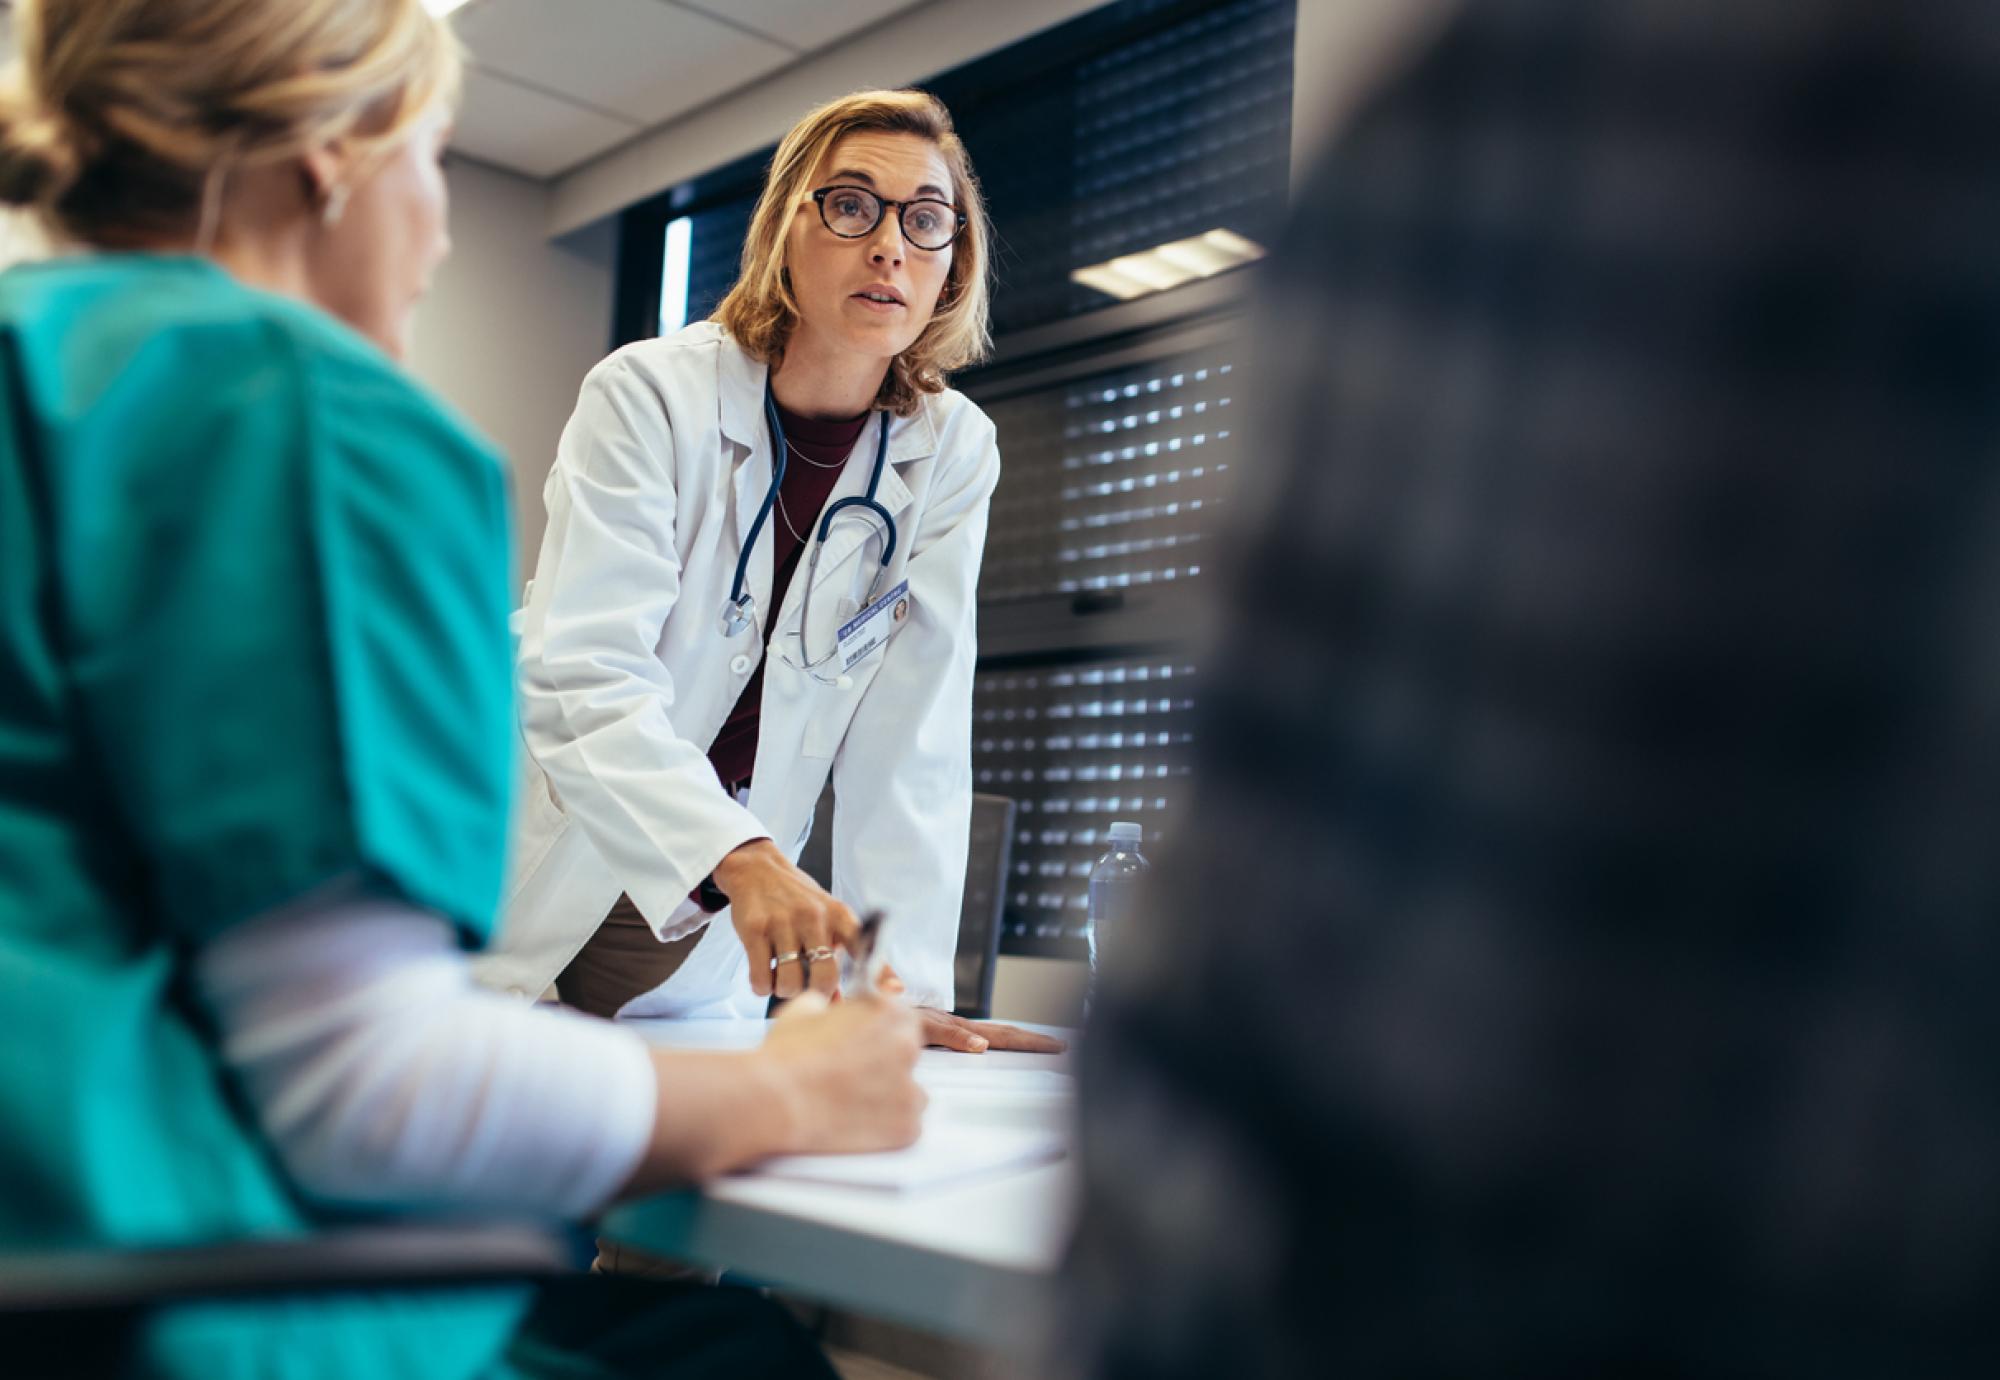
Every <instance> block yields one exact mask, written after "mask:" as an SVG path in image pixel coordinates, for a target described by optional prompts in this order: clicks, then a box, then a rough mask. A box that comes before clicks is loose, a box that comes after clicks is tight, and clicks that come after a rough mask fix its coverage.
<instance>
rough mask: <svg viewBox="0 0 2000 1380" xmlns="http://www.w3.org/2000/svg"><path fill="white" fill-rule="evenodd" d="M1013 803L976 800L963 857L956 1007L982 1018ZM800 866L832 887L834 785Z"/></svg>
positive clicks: (819, 808) (988, 1008) (995, 951)
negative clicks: (969, 838) (969, 837)
mask: <svg viewBox="0 0 2000 1380" xmlns="http://www.w3.org/2000/svg"><path fill="white" fill-rule="evenodd" d="M1017 808H1018V806H1017V805H1016V804H1015V802H1014V801H1013V800H1011V799H1009V798H1008V797H1006V796H1004V795H975V796H973V797H972V834H971V840H970V845H971V846H970V847H969V848H968V849H967V851H966V857H965V893H964V895H963V897H962V898H961V899H960V902H959V911H958V950H957V954H956V956H955V958H954V959H953V962H952V989H953V990H952V1002H953V1009H954V1010H956V1011H957V1012H958V1014H959V1015H961V1016H970V1017H972V1018H973V1019H975V1020H984V1019H985V1018H986V1017H987V1016H988V1015H990V1014H991V1013H992V1009H993V972H994V969H995V968H996V967H997V966H998V964H999V960H1000V917H1001V915H1002V913H1003V912H1004V911H1005V910H1006V904H1007V869H1008V867H1009V866H1010V865H1011V864H1012V860H1013V856H1014V812H1015V810H1016V809H1017ZM799 867H800V869H801V870H802V871H804V872H805V874H806V875H807V876H808V877H811V878H812V879H813V880H814V881H816V882H818V883H819V884H820V885H821V886H823V887H827V888H829V889H831V887H832V886H833V785H832V783H831V782H829V783H828V784H827V787H826V789H825V790H823V791H821V792H820V794H819V803H818V804H817V805H815V806H814V807H813V827H812V833H811V834H810V835H808V836H807V838H806V844H805V847H804V848H803V849H801V850H800V852H799Z"/></svg>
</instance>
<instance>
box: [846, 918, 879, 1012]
mask: <svg viewBox="0 0 2000 1380" xmlns="http://www.w3.org/2000/svg"><path fill="white" fill-rule="evenodd" d="M887 920H888V916H887V915H885V914H884V913H883V912H882V911H880V910H871V911H869V912H868V913H867V914H866V915H864V916H862V917H861V932H860V933H859V934H857V935H856V936H855V939H854V943H853V944H852V945H851V946H849V947H848V948H847V949H844V950H843V951H842V952H841V955H840V995H841V996H843V997H865V996H870V995H872V994H873V993H874V992H875V990H876V988H877V987H878V986H879V985H880V983H881V981H882V926H883V925H884V924H885V923H886V922H887Z"/></svg>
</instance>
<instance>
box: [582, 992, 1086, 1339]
mask: <svg viewBox="0 0 2000 1380" xmlns="http://www.w3.org/2000/svg"><path fill="white" fill-rule="evenodd" d="M629 1024H630V1025H632V1026H634V1027H635V1028H637V1029H638V1030H639V1031H640V1033H642V1034H643V1035H644V1036H645V1037H646V1038H647V1039H648V1040H649V1041H652V1042H653V1043H656V1044H661V1045H667V1046H671V1047H673V1048H677V1049H749V1048H754V1047H755V1046H756V1045H757V1044H758V1043H759V1042H760V1041H761V1040H762V1039H763V1035H764V1031H765V1029H766V1028H767V1023H766V1022H764V1021H652V1020H647V1021H632V1022H629ZM1036 1028H1039V1029H1048V1028H1047V1027H1036ZM1050 1033H1053V1034H1058V1035H1063V1036H1065V1037H1068V1036H1069V1034H1070V1032H1066V1031H1057V1030H1050ZM1069 1070H1070V1057H1069V1055H1068V1054H1058V1055H1048V1054H1017V1053H1013V1052H1010V1051H998V1052H990V1053H986V1054H957V1053H952V1052H950V1051H947V1050H925V1051H924V1052H923V1054H922V1055H921V1056H920V1057H919V1060H918V1065H917V1078H918V1081H919V1082H921V1083H922V1084H923V1085H924V1087H925V1090H926V1091H927V1092H929V1093H930V1094H931V1104H930V1106H929V1108H928V1109H926V1112H925V1118H926V1122H927V1124H930V1123H932V1121H933V1119H939V1118H943V1119H949V1120H950V1121H951V1122H953V1123H955V1124H958V1125H995V1126H1035V1127H1042V1126H1046V1127H1051V1128H1063V1129H1065V1130H1066V1128H1067V1127H1068V1125H1069V1123H1070V1120H1071V1116H1072V1111H1073V1107H1074V1100H1075V1099H1074V1093H1073V1089H1072V1085H1071V1081H1070V1079H1069V1077H1068V1073H1069ZM1075 1207H1076V1178H1075V1167H1074V1160H1073V1158H1070V1157H1065V1158H1064V1159H1062V1160H1060V1161H1058V1162H1056V1163H1053V1164H1044V1165H1040V1166H1037V1167H1035V1168H1031V1169H1025V1170H1018V1171H1014V1172H1011V1173H1005V1174H1002V1175H1000V1176H997V1177H992V1178H987V1179H982V1180H975V1181H970V1182H966V1183H963V1184H958V1185H950V1186H945V1187H940V1188H937V1189H933V1190H925V1191H918V1192H910V1193H893V1192H885V1191H882V1190H879V1189H868V1188H851V1187H841V1186H836V1185H831V1184H813V1183H803V1182H794V1181H784V1180H778V1179H758V1178H742V1177H738V1178H730V1179H724V1180H721V1181H719V1182H717V1183H714V1184H710V1185H709V1186H707V1187H706V1188H704V1189H702V1190H700V1191H699V1192H683V1193H673V1194H663V1195H660V1196H658V1197H654V1198H649V1199H646V1200H644V1201H642V1202H638V1203H632V1204H628V1205H626V1206H624V1207H620V1208H617V1209H614V1210H613V1211H612V1212H610V1213H609V1214H607V1215H606V1217H605V1220H604V1224H603V1228H602V1230H603V1233H604V1234H605V1235H607V1236H612V1237H616V1238H617V1239H618V1240H620V1241H625V1242H628V1243H630V1244H631V1245H633V1246H637V1247H639V1248H641V1249H644V1250H650V1251H653V1252H655V1253H657V1254H661V1255H667V1256H671V1257H674V1258H676V1259H680V1260H686V1261H689V1262H692V1263H696V1264H702V1265H709V1266H720V1267H724V1268H728V1269H731V1270H734V1271H737V1272H739V1273H741V1274H744V1275H747V1276H750V1277H752V1278H755V1279H757V1280H760V1281H762V1282H764V1283H767V1284H771V1285H775V1286H779V1287H782V1288H785V1289H788V1290H791V1291H794V1292H797V1293H800V1294H803V1295H806V1296H808V1297H812V1298H816V1299H819V1300H821V1301H823V1302H826V1303H830V1304H833V1305H836V1306H839V1307H844V1308H848V1309H851V1310H854V1311H857V1312H862V1313H867V1314H870V1315H872V1316H877V1317H886V1318H891V1319H895V1320H897V1321H900V1322H905V1323H908V1324H910V1325H913V1326H917V1327H921V1328H925V1329H927V1330H929V1331H932V1332H937V1333H943V1334H946V1335H951V1336H958V1337H963V1338H967V1339H969V1340H974V1341H982V1342H988V1343H1000V1342H1006V1341H1009V1340H1018V1336H1019V1332H1020V1327H1021V1321H1022V1318H1023V1316H1024V1315H1023V1313H1022V1311H1021V1310H1022V1309H1024V1308H1027V1309H1039V1307H1040V1306H1041V1304H1042V1302H1043V1298H1042V1296H1043V1294H1044V1292H1045V1290H1046V1288H1047V1285H1048V1280H1049V1277H1050V1276H1051V1274H1052V1273H1053V1271H1054V1269H1055V1267H1056V1265H1057V1263H1058V1262H1059V1261H1060V1259H1061V1256H1062V1251H1063V1249H1064V1246H1065V1245H1066V1244H1067V1241H1068V1237H1069V1231H1070V1227H1071V1224H1072V1222H1073V1220H1074V1216H1075Z"/></svg>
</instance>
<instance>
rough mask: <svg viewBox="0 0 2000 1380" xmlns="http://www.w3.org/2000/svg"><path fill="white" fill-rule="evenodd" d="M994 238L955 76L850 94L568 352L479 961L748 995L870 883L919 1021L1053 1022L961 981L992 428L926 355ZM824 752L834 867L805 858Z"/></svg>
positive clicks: (824, 985)
mask: <svg viewBox="0 0 2000 1380" xmlns="http://www.w3.org/2000/svg"><path fill="white" fill-rule="evenodd" d="M987 240H988V229H987V224H986V220H985V212H984V209H983V207H982V205H981V203H980V199H979V192H978V188H977V186H976V184H975V183H974V181H973V177H972V170H971V166H970V163H969V161H968V159H967V157H966V152H965V147H964V145H963V144H962V143H960V141H959V139H958V136H957V134H956V133H955V132H954V131H953V129H952V125H951V118H950V116H949V114H948V113H947V112H946V111H945V109H944V107H943V106H942V105H941V104H940V103H939V102H938V101H937V100H936V99H934V98H933V97H931V96H929V95H926V94H924V93H922V92H916V91H872V92H863V93H860V94H857V95H853V96H849V97H846V98H844V99H842V100H838V101H835V102H833V103H831V104H829V105H826V106H824V107H822V108H820V109H818V110H815V111H813V112H812V113H810V114H809V115H807V116H806V117H805V119H804V120H802V121H801V122H800V123H799V124H798V126H797V127H796V128H794V129H793V130H792V132H791V133H790V134H789V135H788V136H786V138H785V140H784V141H783V143H782V144H780V145H779V148H778V151H777V154H776V155H775V157H774V158H773V160H772V164H771V170H770V174H769V177H768V179H767V181H766V184H765V187H764V190H763V194H762V197H761V198H760V200H759V201H758V204H757V208H756V211H755V213H754V214H753V216H752V218H751V222H750V229H749V234H748V236H747V239H746V241H745V244H744V250H743V270H742V275H741V277H740V279H739V280H738V282H737V284H736V286H735V288H734V289H733V290H732V291H731V292H730V294H729V295H728V297H727V298H725V299H724V301H723V302H722V304H721V306H720V307H719V308H718V309H717V311H716V314H715V317H714V319H712V320H710V321H705V322H702V323H700V324H698V325H694V326H690V327H688V328H687V329H685V330H682V331H679V332H677V333H676V334H674V335H671V336H667V337H665V338H662V339H658V340H648V341H643V342H640V343H638V344H634V345H631V346H628V347H626V348H625V349H622V350H620V351H618V352H617V353H616V354H614V355H612V356H611V357H610V358H609V359H607V360H605V361H604V362H603V363H602V364H600V365H599V366H598V367H597V368H596V369H595V370H593V371H592V372H591V374H590V376H589V378H588V379H586V380H585V382H584V386H583V391H582V395H581V397H580V399H579V400H578V403H577V409H576V413H575V415H574V416H573V417H572V418H571V419H570V422H569V425H568V427H567V428H566V429H565V430H564V432H563V437H562V442H561V446H560V448H559V450H558V453H557V457H556V462H555V465H554V468H553V470H552V471H551V473H550V475H549V480H548V484H547V488H546V491H545V498H546V501H547V506H548V528H547V533H546V536H545V537H544V539H543V544H542V550H541V556H540V560H539V562H538V563H537V565H536V570H535V576H534V579H533V581H532V582H531V584H530V586H529V588H528V592H527V596H526V601H525V605H524V607H523V608H522V610H521V612H520V615H519V633H520V687H521V698H522V721H523V731H524V735H525V737H526V741H527V748H528V753H529V757H530V759H531V760H532V763H533V766H534V771H533V772H532V773H531V779H530V782H529V786H528V792H527V800H526V802H525V804H524V808H523V816H522V818H523V824H522V831H521V836H520V838H519V840H518V843H517V848H516V858H515V876H514V879H513V885H512V887H511V892H510V898H509V913H508V918H507V923H506V926H505V929H504V931H503V937H502V948H501V951H500V952H499V953H497V954H495V955H494V956H493V957H491V958H490V959H489V960H488V961H487V965H486V968H485V971H484V976H485V977H486V979H487V980H488V981H489V982H491V983H494V984H495V985H499V986H504V987H509V988H512V989H514V990H516V991H518V992H521V993H523V994H529V995H532V994H535V993H539V992H541V991H543V990H544V989H545V988H546V987H547V986H548V984H549V983H550V982H551V981H552V980H553V981H555V983H556V987H557V991H558V994H559V995H560V996H561V997H562V998H563V999H564V1000H565V1001H566V1002H568V1003H570V1004H571V1005H574V1006H578V1007H580V1008H582V1009H584V1010H587V1011H592V1012H595V1013H597V1014H600V1015H611V1014H615V1013H618V1012H621V1011H622V1012H624V1013H625V1014H629V1015H655V1016H722V1015H756V1014H761V1013H762V1012H763V1010H764V1004H765V998H766V997H768V996H769V995H771V994H772V993H773V992H775V993H776V994H777V995H778V996H780V997H791V996H795V995H797V994H798V993H800V992H801V991H805V990H807V989H812V990H815V991H822V992H830V991H831V990H833V988H834V985H835V982H836V979H837V974H838V967H837V950H839V949H841V948H843V947H850V948H851V947H853V946H854V944H855V940H856V936H857V932H858V925H857V922H856V918H855V912H856V910H867V909H874V908H880V909H882V910H883V911H884V912H886V914H887V915H888V921H887V923H886V924H885V925H884V927H883V929H882V933H881V947H882V950H883V954H884V957H886V959H887V961H888V963H889V965H890V966H891V968H892V969H893V970H894V971H895V973H896V974H897V975H899V976H900V978H901V980H902V982H903V983H904V984H905V986H906V988H907V990H908V993H909V995H910V997H911V999H912V1000H913V1001H914V1003H915V1004H916V1005H917V1006H919V1007H920V1008H922V1010H923V1015H924V1033H925V1036H926V1038H927V1040H928V1041H929V1042H930V1043H933V1044H941V1045H945V1046H948V1047H951V1048H957V1049H966V1050H974V1051H976V1050H982V1049H985V1048H987V1047H988V1046H989V1045H992V1046H996V1047H1003V1048H1032V1049H1042V1048H1050V1047H1053V1046H1054V1042H1051V1041H1047V1040H1045V1039H1044V1038H1043V1037H1040V1036H1037V1035H1033V1034H1031V1033H1029V1032H1024V1031H1019V1030H1015V1029H1013V1028H1012V1027H1007V1026H995V1025H984V1024H979V1025H975V1024H974V1023H972V1022H968V1021H964V1020H961V1019H959V1018H957V1017H955V1016H952V1015H951V1014H950V1010H951V1006H952V956H953V950H954V948H955V941H956V935H957V927H958V910H959V900H960V895H961V892H962V889H963V883H964V875H965V862H966V836H967V831H968V829H969V826H970V811H971V800H972V785H971V760H970V738H971V698H972V671H973V662H974V660H975V652H974V643H973V635H974V612H975V593H974V591H975V585H976V584H977V580H978V574H979V560H980V554H981V549H982V547H983V545H984V540H985V535H986V513H987V502H988V499H989V498H990V496H991V495H992V492H993V486H994V483H995V481H996V480H997V479H998V477H999V473H1000V456H999V452H998V450H997V448H996V447H995V445H994V431H993V424H992V423H991V422H990V421H988V420H987V418H986V417H985V415H984V414H983V413H981V412H980V410H979V409H978V408H977V407H975V406H974V405H973V404H972V403H971V402H970V401H968V400H967V399H965V398H964V397H962V396H961V395H959V394H958V393H955V392H952V391H950V390H949V389H947V388H946V386H945V378H946V374H947V372H948V371H950V370H952V369H955V368H958V367H960V366H962V365H964V364H967V363H971V362H973V361H974V360H976V359H978V358H979V357H980V356H981V354H982V353H983V352H984V349H985V346H986V338H987ZM829 774H831V777H832V781H833V788H834V794H835V797H836V800H837V804H836V806H835V814H834V821H833V883H834V890H835V891H836V892H838V893H839V895H840V896H841V897H842V898H843V899H841V900H836V899H835V898H834V896H833V895H830V894H828V893H827V892H826V891H825V890H823V889H822V888H821V887H820V886H819V885H818V884H817V883H816V882H814V881H813V880H812V879H811V878H810V877H808V876H807V875H806V874H805V873H804V872H802V871H800V870H799V868H798V867H797V866H796V864H795V863H794V861H793V860H794V859H795V858H796V857H797V855H798V852H799V849H800V847H801V845H802V844H803V843H804V841H805V839H806V836H807V833H808V831H809V830H810V828H811V826H812V816H813V807H814V804H815V802H816V801H817V800H818V798H819V795H820V792H821V789H822V787H823V786H824V785H825V783H826V781H827V779H828V776H829ZM717 913H721V914H723V915H725V916H726V918H727V920H728V923H727V924H726V925H721V924H710V923H709V921H710V918H711V916H712V915H715V914H717Z"/></svg>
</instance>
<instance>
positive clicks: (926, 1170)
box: [745, 1121, 1065, 1193]
mask: <svg viewBox="0 0 2000 1380" xmlns="http://www.w3.org/2000/svg"><path fill="white" fill-rule="evenodd" d="M1064 1139H1065V1138H1064V1136H1063V1134H1062V1133H1061V1132H1060V1131H1059V1130H1054V1129H1050V1128H1045V1127H1001V1126H990V1125H977V1126H965V1125H955V1124H953V1123H952V1122H949V1121H939V1122H934V1123H932V1124H929V1125H926V1126H925V1127H924V1133H923V1135H922V1136H921V1137H919V1138H918V1140H917V1143H916V1144H915V1145H912V1146H910V1147H909V1148H907V1149H904V1150H886V1151H881V1152H878V1153H875V1154H865V1155H783V1156H780V1157H778V1158H777V1159H771V1160H766V1161H764V1162H763V1163H762V1164H760V1165H758V1166H757V1167H756V1168H754V1169H752V1170H750V1171H749V1173H748V1174H747V1175H746V1176H745V1177H748V1178H753V1179H788V1180H797V1181H801V1182H805V1183H818V1184H837V1185H840V1186H842V1187H847V1188H869V1189H876V1190H879V1191H883V1192H889V1193H917V1192H922V1191H924V1190H926V1189H934V1188H942V1187H945V1186H947V1185H953V1184H959V1183H964V1182H966V1181H968V1180H971V1179H983V1178H991V1177H994V1176H997V1175H1002V1174H1011V1173H1017V1172H1019V1171H1021V1170H1023V1169H1032V1168H1033V1167H1035V1166H1036V1165H1040V1164H1047V1163H1048V1162H1050V1161H1051V1160H1059V1159H1061V1158H1062V1157H1063V1153H1064Z"/></svg>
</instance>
